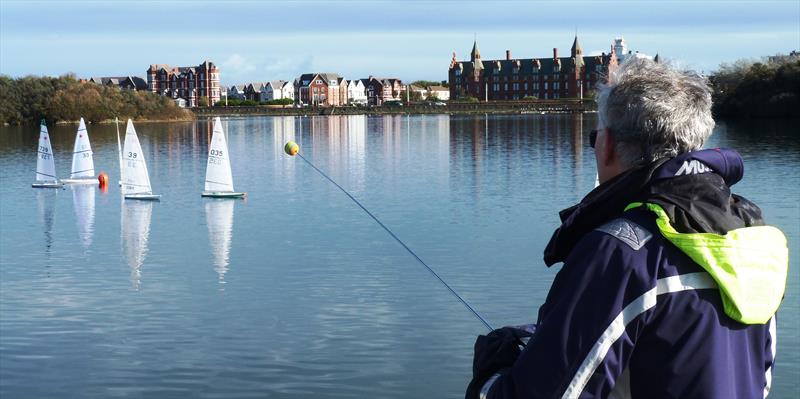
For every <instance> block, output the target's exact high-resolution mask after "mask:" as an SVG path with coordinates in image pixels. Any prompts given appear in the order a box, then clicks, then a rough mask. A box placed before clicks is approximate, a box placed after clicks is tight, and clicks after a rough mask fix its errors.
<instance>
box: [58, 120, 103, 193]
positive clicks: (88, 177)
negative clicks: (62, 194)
mask: <svg viewBox="0 0 800 399" xmlns="http://www.w3.org/2000/svg"><path fill="white" fill-rule="evenodd" d="M62 182H64V183H73V184H97V177H95V175H94V160H93V159H92V145H91V144H90V143H89V132H88V131H87V130H86V123H84V122H83V118H81V123H80V125H78V133H76V135H75V148H74V150H73V151H72V172H71V173H70V175H69V179H64V180H62Z"/></svg>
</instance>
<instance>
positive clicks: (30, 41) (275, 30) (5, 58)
mask: <svg viewBox="0 0 800 399" xmlns="http://www.w3.org/2000/svg"><path fill="white" fill-rule="evenodd" d="M576 32H577V35H578V40H579V41H580V43H581V46H582V48H583V51H584V54H586V55H589V54H599V53H601V52H603V51H605V52H608V51H609V49H610V46H611V44H612V43H613V40H614V38H616V37H620V36H622V37H624V38H625V41H626V43H627V45H628V48H629V49H631V50H634V51H639V52H641V53H645V54H648V55H655V54H656V53H658V54H659V55H660V58H662V59H663V58H666V59H668V60H670V61H671V62H673V63H674V64H676V65H678V66H679V67H681V68H686V69H693V70H697V71H700V72H704V73H710V72H713V71H714V70H716V69H717V68H718V67H719V65H720V64H721V63H732V62H734V61H736V60H738V59H743V58H744V59H757V58H760V57H764V56H768V55H775V54H779V53H781V54H786V53H788V52H790V51H791V50H800V0H787V1H724V2H723V1H613V2H612V1H591V2H588V1H559V2H551V1H546V2H544V1H542V2H540V1H525V2H522V1H512V2H501V1H480V2H471V1H425V2H423V1H394V2H382V1H324V2H323V1H318V2H307V1H306V2H278V1H272V2H266V1H230V2H227V1H226V2H223V1H213V2H212V1H202V0H193V1H172V2H167V1H158V2H157V1H143V0H140V1H136V2H128V1H111V0H105V1H55V0H53V1H17V0H0V74H4V75H8V76H11V77H20V76H25V75H50V76H58V75H62V74H65V73H74V74H76V75H77V76H78V77H85V78H89V77H92V76H126V75H134V76H141V77H146V70H147V68H148V67H149V66H150V64H169V65H171V66H192V65H198V64H200V63H202V62H203V61H204V60H209V61H212V62H214V63H215V64H217V66H219V67H220V74H221V81H222V84H223V85H225V86H229V85H233V84H243V83H249V82H264V81H269V80H277V79H284V80H293V79H294V78H296V77H297V76H299V75H300V74H302V73H309V72H335V73H339V74H340V75H342V76H344V77H345V78H365V77H368V76H370V75H374V76H391V77H398V78H400V79H403V80H404V81H414V80H420V79H425V80H446V79H447V68H448V66H449V63H450V59H451V57H452V53H453V52H455V53H456V57H457V58H458V59H459V60H464V59H468V58H469V52H470V50H471V49H472V43H473V40H474V39H475V38H477V41H478V46H479V48H480V51H481V55H482V57H483V59H484V60H486V59H502V58H505V51H506V50H511V52H512V57H514V58H539V57H549V56H552V53H553V48H554V47H556V48H558V51H559V55H561V56H566V55H568V54H569V50H570V47H571V46H572V41H573V38H574V37H575V34H576Z"/></svg>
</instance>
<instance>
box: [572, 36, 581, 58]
mask: <svg viewBox="0 0 800 399" xmlns="http://www.w3.org/2000/svg"><path fill="white" fill-rule="evenodd" d="M570 50H571V51H572V54H578V53H580V54H583V50H582V49H581V44H580V43H578V35H575V41H573V42H572V48H571V49H570Z"/></svg>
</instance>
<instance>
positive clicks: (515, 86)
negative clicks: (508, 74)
mask: <svg viewBox="0 0 800 399" xmlns="http://www.w3.org/2000/svg"><path fill="white" fill-rule="evenodd" d="M511 88H512V89H513V90H519V83H514V84H513V85H512V87H511Z"/></svg>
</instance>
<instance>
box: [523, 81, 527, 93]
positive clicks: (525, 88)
mask: <svg viewBox="0 0 800 399" xmlns="http://www.w3.org/2000/svg"><path fill="white" fill-rule="evenodd" d="M523 90H525V91H528V82H525V88H524V89H523Z"/></svg>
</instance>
